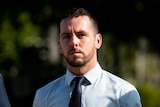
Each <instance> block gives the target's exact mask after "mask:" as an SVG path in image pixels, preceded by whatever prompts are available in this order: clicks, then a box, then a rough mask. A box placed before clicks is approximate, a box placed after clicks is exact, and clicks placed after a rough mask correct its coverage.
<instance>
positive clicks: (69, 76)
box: [65, 62, 102, 85]
mask: <svg viewBox="0 0 160 107" xmlns="http://www.w3.org/2000/svg"><path fill="white" fill-rule="evenodd" d="M101 72H102V68H101V66H100V64H99V63H98V62H97V64H96V66H95V67H93V68H92V69H91V70H89V71H88V72H87V73H86V74H84V76H85V77H86V78H87V79H88V80H89V81H90V82H91V84H93V83H94V82H95V81H96V80H97V78H98V77H99V76H100V74H101ZM75 76H76V75H74V74H73V73H71V72H70V71H69V70H68V69H66V75H65V78H66V81H67V84H68V85H70V83H71V81H72V80H73V78H74V77H75Z"/></svg>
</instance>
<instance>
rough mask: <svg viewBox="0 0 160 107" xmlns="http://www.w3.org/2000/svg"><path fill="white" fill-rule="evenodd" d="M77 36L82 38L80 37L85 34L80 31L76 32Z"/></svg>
mask: <svg viewBox="0 0 160 107" xmlns="http://www.w3.org/2000/svg"><path fill="white" fill-rule="evenodd" d="M77 36H78V37H79V38H82V37H84V36H85V34H84V33H82V32H81V33H77Z"/></svg>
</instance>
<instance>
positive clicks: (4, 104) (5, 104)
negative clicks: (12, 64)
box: [0, 73, 11, 107]
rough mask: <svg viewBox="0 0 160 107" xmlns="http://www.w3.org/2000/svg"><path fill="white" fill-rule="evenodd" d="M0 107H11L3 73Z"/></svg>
mask: <svg viewBox="0 0 160 107" xmlns="http://www.w3.org/2000/svg"><path fill="white" fill-rule="evenodd" d="M0 107H11V105H10V102H9V99H8V95H7V92H6V87H5V84H4V79H3V76H2V74H1V73H0Z"/></svg>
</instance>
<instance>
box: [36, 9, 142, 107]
mask: <svg viewBox="0 0 160 107" xmlns="http://www.w3.org/2000/svg"><path fill="white" fill-rule="evenodd" d="M58 45H59V49H60V53H61V54H63V56H64V58H65V60H66V62H67V68H66V74H65V75H63V76H61V77H59V78H58V79H56V80H54V81H52V82H50V83H48V84H47V85H45V86H43V87H42V88H40V89H38V90H37V92H36V95H35V98H34V101H33V107H71V106H70V105H72V104H70V103H71V102H72V101H70V99H71V97H72V96H74V95H72V91H73V90H74V84H72V80H74V79H73V78H74V77H81V76H83V77H84V78H86V80H85V81H87V82H86V84H85V85H84V84H83V85H80V89H79V90H81V91H82V93H81V94H82V95H81V94H80V98H79V99H80V102H78V103H80V106H81V107H141V102H140V96H139V93H138V91H137V90H136V88H135V87H134V86H133V85H131V84H130V83H129V82H127V81H125V80H123V79H121V78H119V77H117V76H115V75H113V74H111V73H109V72H108V71H105V70H103V69H102V68H101V66H100V64H99V62H98V61H97V50H98V49H99V48H100V47H101V45H102V36H101V34H100V33H99V32H98V24H97V22H96V20H95V18H94V17H93V16H92V15H91V14H90V13H89V12H88V11H87V10H85V9H84V8H73V9H71V10H68V11H66V12H65V14H64V17H63V18H62V20H61V22H60V40H59V41H58ZM80 81H81V80H80ZM75 84H76V83H75ZM76 86H77V85H76ZM81 88H82V89H81ZM74 93H75V92H73V94H74ZM75 99H78V97H76V98H73V99H72V100H75ZM73 102H74V103H75V102H76V101H73ZM72 107H79V106H78V104H77V105H75V106H72Z"/></svg>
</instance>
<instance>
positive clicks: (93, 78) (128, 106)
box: [33, 63, 142, 107]
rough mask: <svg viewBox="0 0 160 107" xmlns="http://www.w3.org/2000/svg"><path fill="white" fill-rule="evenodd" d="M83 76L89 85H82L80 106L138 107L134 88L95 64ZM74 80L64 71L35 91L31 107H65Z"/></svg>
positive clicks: (69, 73)
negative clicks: (63, 73)
mask: <svg viewBox="0 0 160 107" xmlns="http://www.w3.org/2000/svg"><path fill="white" fill-rule="evenodd" d="M84 76H85V77H86V78H87V79H88V80H89V81H90V82H91V85H88V86H82V89H83V92H82V107H142V105H141V101H140V96H139V93H138V91H137V89H136V88H135V87H134V86H133V85H132V84H130V83H129V82H127V81H125V80H123V79H121V78H119V77H117V76H115V75H113V74H111V73H110V72H108V71H105V70H103V69H102V68H101V67H100V65H99V63H97V65H96V66H95V67H94V68H93V69H91V70H90V71H88V72H87V73H86V74H85V75H84ZM74 77H75V75H74V74H72V73H71V72H70V71H69V70H68V69H67V70H66V74H65V75H63V76H61V77H59V78H57V79H55V80H54V81H51V82H50V83H48V84H46V85H45V86H43V87H42V88H40V89H38V90H37V91H36V94H35V97H34V101H33V107H68V104H69V100H70V96H71V93H72V90H73V87H74V86H70V83H71V81H72V79H73V78H74Z"/></svg>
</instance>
